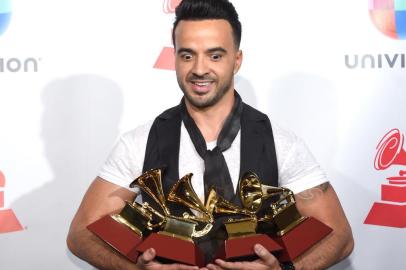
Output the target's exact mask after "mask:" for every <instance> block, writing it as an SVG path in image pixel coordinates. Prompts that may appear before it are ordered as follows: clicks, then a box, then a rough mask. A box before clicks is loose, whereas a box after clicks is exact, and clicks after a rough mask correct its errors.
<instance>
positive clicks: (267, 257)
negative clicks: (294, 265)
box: [207, 244, 280, 270]
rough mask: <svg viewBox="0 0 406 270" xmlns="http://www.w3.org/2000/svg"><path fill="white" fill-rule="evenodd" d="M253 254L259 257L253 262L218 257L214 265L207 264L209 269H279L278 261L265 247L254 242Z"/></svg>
mask: <svg viewBox="0 0 406 270" xmlns="http://www.w3.org/2000/svg"><path fill="white" fill-rule="evenodd" d="M254 251H255V254H256V255H257V256H258V257H259V259H258V260H255V261H253V262H226V261H223V260H220V259H217V260H216V265H213V264H209V265H207V268H208V269H209V270H222V269H226V270H251V269H252V270H260V269H272V270H277V269H278V270H279V269H280V266H279V262H278V260H277V259H276V258H275V256H273V255H272V254H271V253H270V252H269V251H268V250H267V249H266V248H264V247H263V246H262V245H259V244H256V245H255V246H254Z"/></svg>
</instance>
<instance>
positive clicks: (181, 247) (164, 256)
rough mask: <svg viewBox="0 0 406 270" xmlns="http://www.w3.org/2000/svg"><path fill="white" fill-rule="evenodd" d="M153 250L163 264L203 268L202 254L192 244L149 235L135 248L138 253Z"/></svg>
mask: <svg viewBox="0 0 406 270" xmlns="http://www.w3.org/2000/svg"><path fill="white" fill-rule="evenodd" d="M149 248H154V249H155V251H156V256H157V257H158V258H159V259H161V261H163V262H177V263H182V264H188V265H197V266H199V267H203V266H204V265H205V263H204V255H203V252H202V251H201V250H200V249H199V248H198V247H197V246H196V245H195V244H194V243H193V242H192V241H187V240H182V239H180V238H177V237H172V236H169V235H165V234H158V233H151V234H150V235H149V236H148V237H147V238H146V239H145V240H144V241H142V243H141V244H139V245H138V246H137V250H138V251H139V252H145V251H146V250H147V249H149Z"/></svg>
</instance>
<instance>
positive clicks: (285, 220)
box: [239, 172, 306, 235]
mask: <svg viewBox="0 0 406 270" xmlns="http://www.w3.org/2000/svg"><path fill="white" fill-rule="evenodd" d="M239 191H240V198H241V202H242V205H243V206H244V207H245V208H246V209H250V210H251V211H255V212H257V211H259V209H260V208H261V206H262V203H263V202H264V201H265V200H267V199H269V198H271V197H274V196H279V199H278V200H277V201H276V202H273V203H271V209H270V210H271V211H270V213H269V210H268V213H267V214H266V215H265V216H264V217H259V218H258V219H259V222H273V223H274V225H275V226H276V230H277V234H278V235H284V234H285V233H287V232H288V231H289V230H290V229H292V228H294V227H295V226H297V225H298V224H300V223H301V222H303V221H304V220H305V219H306V218H305V217H302V216H301V215H300V213H299V211H298V210H297V208H296V204H295V202H296V201H295V197H294V195H293V192H292V191H291V190H289V189H287V188H284V187H273V186H267V185H263V184H261V182H260V180H259V178H258V176H257V175H256V174H255V173H253V172H247V173H245V174H244V176H243V177H242V178H241V180H240V182H239Z"/></svg>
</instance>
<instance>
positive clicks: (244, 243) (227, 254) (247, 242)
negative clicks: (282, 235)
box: [215, 234, 282, 261]
mask: <svg viewBox="0 0 406 270" xmlns="http://www.w3.org/2000/svg"><path fill="white" fill-rule="evenodd" d="M255 244H261V245H262V246H264V247H265V248H266V249H267V250H268V251H270V252H277V251H280V250H282V247H281V246H280V245H279V244H278V243H276V242H275V241H274V240H272V239H271V238H270V237H269V236H267V235H265V234H255V235H249V236H241V237H236V238H231V239H227V240H225V241H224V244H223V245H222V246H221V247H220V249H219V251H218V252H217V254H216V256H215V258H216V259H222V260H227V261H245V260H252V259H255V258H257V255H256V254H255V252H254V246H255Z"/></svg>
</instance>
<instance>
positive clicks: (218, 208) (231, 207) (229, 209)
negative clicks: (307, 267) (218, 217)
mask: <svg viewBox="0 0 406 270" xmlns="http://www.w3.org/2000/svg"><path fill="white" fill-rule="evenodd" d="M206 208H207V209H209V211H210V212H211V213H214V214H223V215H245V216H249V217H252V216H253V215H254V213H252V212H250V211H248V210H246V209H243V208H240V207H238V206H237V205H235V204H233V203H231V202H229V201H227V200H226V199H224V198H223V197H221V196H220V195H218V194H217V192H216V190H215V188H213V187H212V188H210V191H209V195H208V197H207V201H206Z"/></svg>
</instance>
